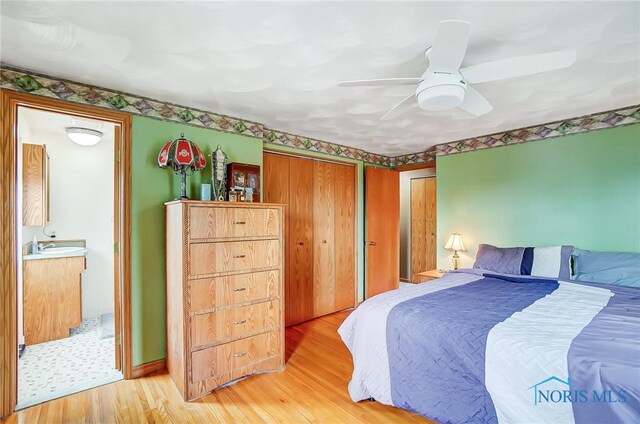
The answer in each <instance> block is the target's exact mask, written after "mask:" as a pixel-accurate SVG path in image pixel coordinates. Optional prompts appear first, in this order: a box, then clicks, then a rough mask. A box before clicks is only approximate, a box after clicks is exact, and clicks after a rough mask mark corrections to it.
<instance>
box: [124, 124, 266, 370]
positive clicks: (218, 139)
mask: <svg viewBox="0 0 640 424" xmlns="http://www.w3.org/2000/svg"><path fill="white" fill-rule="evenodd" d="M181 132H184V135H185V137H187V138H188V139H189V140H191V141H193V142H195V143H196V144H198V146H199V147H200V148H201V149H202V151H203V152H204V153H205V155H210V154H211V152H212V151H213V150H215V149H216V147H217V146H218V145H220V146H221V147H222V149H223V150H224V151H225V153H226V154H227V155H228V156H229V161H230V162H243V163H251V164H256V165H260V166H262V140H260V139H256V138H251V137H245V136H241V135H235V134H228V133H222V132H218V131H214V130H209V129H205V128H198V127H192V126H189V125H180V124H176V123H171V122H165V121H158V120H155V119H151V118H145V117H141V116H135V115H134V116H133V137H132V139H133V140H132V149H131V150H132V152H131V153H132V161H131V168H132V169H131V178H132V187H131V313H132V317H131V318H132V326H133V328H132V344H133V352H132V354H133V365H134V366H135V365H140V364H143V363H145V362H149V361H154V360H156V359H161V358H164V357H165V356H166V350H165V345H166V307H165V238H164V229H165V221H164V218H165V215H164V202H166V201H169V200H172V199H174V198H176V197H178V196H179V195H180V181H179V177H178V176H177V175H175V174H174V173H173V172H171V171H170V170H167V169H160V168H158V165H157V163H156V159H157V157H158V152H159V151H160V148H161V147H162V146H163V145H164V143H165V142H167V141H168V140H172V139H175V138H177V137H179V136H180V133H181ZM209 162H210V161H209V159H208V158H207V167H206V168H205V170H204V171H203V172H199V173H197V174H196V175H194V176H192V177H188V178H187V183H188V185H189V187H188V190H187V195H188V196H190V197H191V198H193V199H197V198H199V196H200V192H199V184H200V182H207V181H209V180H210V179H211V177H210V172H211V167H210V163H209Z"/></svg>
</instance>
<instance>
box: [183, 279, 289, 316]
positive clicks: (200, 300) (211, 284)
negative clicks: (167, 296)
mask: <svg viewBox="0 0 640 424" xmlns="http://www.w3.org/2000/svg"><path fill="white" fill-rule="evenodd" d="M279 274H280V272H279V271H277V270H274V271H262V272H253V273H248V274H236V275H229V276H226V277H215V278H207V279H202V280H191V281H190V282H189V284H190V286H191V295H190V300H191V302H190V305H191V312H198V311H201V310H203V309H211V308H214V307H220V306H227V305H236V304H238V303H243V302H255V301H259V300H262V299H264V300H266V299H269V298H273V297H276V296H279V295H280V293H279V290H278V287H279V285H280V280H279Z"/></svg>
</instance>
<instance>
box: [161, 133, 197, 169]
mask: <svg viewBox="0 0 640 424" xmlns="http://www.w3.org/2000/svg"><path fill="white" fill-rule="evenodd" d="M206 164H207V161H206V159H205V157H204V154H203V153H202V150H200V148H199V147H198V146H197V145H196V143H194V142H192V141H189V140H187V139H186V138H184V134H180V138H177V139H175V140H173V141H169V142H167V143H166V144H165V145H164V146H162V149H160V153H159V154H158V166H159V167H160V168H166V167H169V166H170V167H171V168H173V170H174V171H175V172H180V171H186V170H187V169H191V170H192V171H199V170H201V169H204V167H205V165H206Z"/></svg>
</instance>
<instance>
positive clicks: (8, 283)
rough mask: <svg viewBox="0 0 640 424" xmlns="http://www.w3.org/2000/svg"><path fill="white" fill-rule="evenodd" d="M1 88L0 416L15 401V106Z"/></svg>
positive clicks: (3, 414)
mask: <svg viewBox="0 0 640 424" xmlns="http://www.w3.org/2000/svg"><path fill="white" fill-rule="evenodd" d="M11 103H12V99H11V96H10V95H8V93H6V92H5V91H4V90H2V110H3V113H2V143H1V144H0V166H1V169H0V193H1V194H0V196H1V197H2V199H1V201H0V246H1V247H2V248H1V249H0V272H1V275H2V281H1V282H0V284H1V286H0V310H1V311H2V313H0V403H1V404H0V417H6V416H8V415H10V414H11V413H12V412H13V410H14V407H15V405H16V402H17V399H16V397H17V390H16V389H17V385H18V378H17V377H18V374H17V371H18V370H17V363H18V336H17V334H18V324H17V321H18V319H17V318H18V311H17V309H16V307H17V292H16V279H17V263H16V223H17V221H16V213H15V211H16V185H15V181H16V162H17V160H16V151H15V141H14V140H15V138H16V137H15V136H16V134H15V127H14V126H13V125H12V123H13V121H14V114H15V112H16V109H15V108H14V107H12V104H11Z"/></svg>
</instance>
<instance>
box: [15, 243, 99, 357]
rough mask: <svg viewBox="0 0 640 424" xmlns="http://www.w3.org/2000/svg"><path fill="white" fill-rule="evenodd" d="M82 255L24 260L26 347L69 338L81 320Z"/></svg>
mask: <svg viewBox="0 0 640 424" xmlns="http://www.w3.org/2000/svg"><path fill="white" fill-rule="evenodd" d="M85 269H86V258H85V256H84V255H82V256H71V257H60V258H42V259H32V260H25V261H23V263H22V272H23V276H22V279H23V292H24V293H23V306H24V338H25V344H26V345H33V344H37V343H42V342H48V341H50V340H57V339H62V338H65V337H69V329H70V328H74V327H78V326H79V325H80V322H81V321H82V296H81V283H82V272H83V271H84V270H85Z"/></svg>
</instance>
